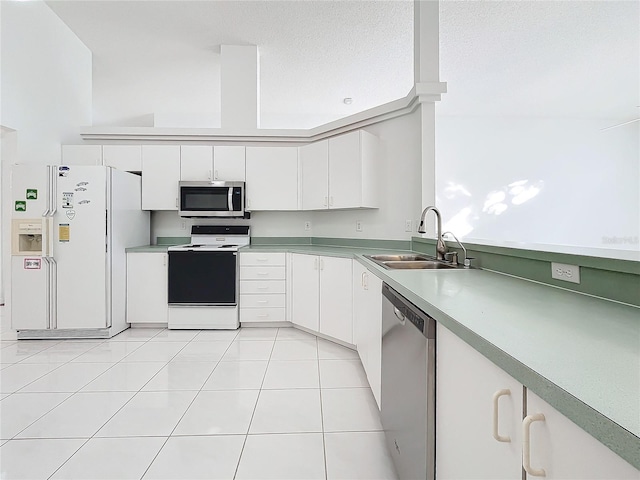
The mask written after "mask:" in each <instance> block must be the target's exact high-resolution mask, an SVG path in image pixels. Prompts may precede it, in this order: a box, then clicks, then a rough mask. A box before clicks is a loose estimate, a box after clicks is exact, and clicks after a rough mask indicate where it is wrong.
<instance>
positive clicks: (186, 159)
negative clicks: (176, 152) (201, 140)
mask: <svg viewBox="0 0 640 480" xmlns="http://www.w3.org/2000/svg"><path fill="white" fill-rule="evenodd" d="M180 153H181V162H180V180H183V181H208V180H229V181H242V182H243V181H244V180H245V158H244V157H245V147H243V146H215V147H212V146H210V145H182V146H181V147H180Z"/></svg>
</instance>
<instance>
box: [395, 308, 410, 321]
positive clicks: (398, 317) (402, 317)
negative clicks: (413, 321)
mask: <svg viewBox="0 0 640 480" xmlns="http://www.w3.org/2000/svg"><path fill="white" fill-rule="evenodd" d="M393 313H394V315H395V316H396V318H397V319H398V320H400V324H401V325H404V322H406V320H407V319H406V317H405V316H404V314H403V313H402V312H401V311H400V310H399V309H398V308H397V307H393Z"/></svg>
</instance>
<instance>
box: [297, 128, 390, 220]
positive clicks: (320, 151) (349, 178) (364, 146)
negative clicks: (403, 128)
mask: <svg viewBox="0 0 640 480" xmlns="http://www.w3.org/2000/svg"><path fill="white" fill-rule="evenodd" d="M299 149H300V152H299V155H300V169H301V192H302V195H301V196H302V209H303V210H323V209H341V208H377V207H378V206H379V205H378V197H379V195H378V192H379V155H380V152H379V140H378V138H377V137H375V136H374V135H372V134H370V133H368V132H366V131H364V130H357V131H354V132H350V133H347V134H344V135H339V136H337V137H332V138H330V139H328V140H321V141H319V142H315V143H311V144H309V145H305V146H302V147H299Z"/></svg>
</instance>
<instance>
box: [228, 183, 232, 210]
mask: <svg viewBox="0 0 640 480" xmlns="http://www.w3.org/2000/svg"><path fill="white" fill-rule="evenodd" d="M227 200H228V203H229V211H230V212H233V187H229V192H228V193H227Z"/></svg>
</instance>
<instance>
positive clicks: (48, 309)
mask: <svg viewBox="0 0 640 480" xmlns="http://www.w3.org/2000/svg"><path fill="white" fill-rule="evenodd" d="M42 262H43V263H44V265H45V268H46V270H47V278H46V289H47V291H46V295H45V299H44V301H45V312H46V315H47V324H46V325H47V329H50V328H51V264H50V263H49V259H48V258H47V257H45V256H43V257H42Z"/></svg>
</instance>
